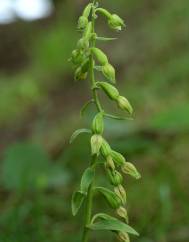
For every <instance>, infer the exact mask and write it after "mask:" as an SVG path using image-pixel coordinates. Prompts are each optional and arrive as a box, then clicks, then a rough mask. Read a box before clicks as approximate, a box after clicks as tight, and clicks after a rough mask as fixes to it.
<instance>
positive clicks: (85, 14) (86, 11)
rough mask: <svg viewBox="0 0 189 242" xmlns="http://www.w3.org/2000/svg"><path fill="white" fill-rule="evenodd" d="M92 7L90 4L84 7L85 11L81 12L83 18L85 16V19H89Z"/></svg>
mask: <svg viewBox="0 0 189 242" xmlns="http://www.w3.org/2000/svg"><path fill="white" fill-rule="evenodd" d="M92 6H93V4H92V3H89V4H88V5H87V6H86V7H85V9H84V11H83V16H85V17H86V18H88V17H89V15H90V12H91V8H92Z"/></svg>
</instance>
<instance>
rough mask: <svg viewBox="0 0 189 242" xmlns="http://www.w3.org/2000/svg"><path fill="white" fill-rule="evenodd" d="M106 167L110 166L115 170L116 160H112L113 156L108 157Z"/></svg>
mask: <svg viewBox="0 0 189 242" xmlns="http://www.w3.org/2000/svg"><path fill="white" fill-rule="evenodd" d="M106 167H107V168H110V169H112V170H115V164H114V161H113V160H112V157H111V156H108V157H107V158H106Z"/></svg>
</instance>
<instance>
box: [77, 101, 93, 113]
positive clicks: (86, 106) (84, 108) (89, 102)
mask: <svg viewBox="0 0 189 242" xmlns="http://www.w3.org/2000/svg"><path fill="white" fill-rule="evenodd" d="M92 103H94V100H93V99H91V100H89V101H88V102H86V103H85V104H84V105H83V107H82V108H81V111H80V116H83V114H84V112H85V110H86V109H87V108H88V106H89V105H90V104H92Z"/></svg>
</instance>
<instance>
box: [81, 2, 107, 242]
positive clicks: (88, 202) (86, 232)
mask: <svg viewBox="0 0 189 242" xmlns="http://www.w3.org/2000/svg"><path fill="white" fill-rule="evenodd" d="M94 4H95V0H94V1H93V7H92V15H91V19H92V34H94V33H95V6H94ZM95 42H96V41H95V39H94V38H92V40H91V43H90V44H91V48H93V47H95ZM89 69H90V71H89V72H90V81H91V86H92V95H93V99H94V102H95V104H96V107H97V110H98V111H99V112H102V111H103V109H102V107H101V104H100V100H99V97H98V93H97V90H96V88H94V87H95V85H96V81H95V74H94V58H93V54H92V53H91V55H90V60H89ZM96 160H97V155H94V156H93V157H92V160H91V164H90V165H91V166H92V165H94V164H95V163H96ZM93 187H94V180H93V182H92V183H91V185H90V187H89V189H88V193H87V199H86V214H85V225H84V229H83V236H82V242H88V240H89V229H88V228H87V227H86V226H87V225H88V224H89V223H90V222H91V215H92V206H93Z"/></svg>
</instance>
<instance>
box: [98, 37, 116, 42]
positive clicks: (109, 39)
mask: <svg viewBox="0 0 189 242" xmlns="http://www.w3.org/2000/svg"><path fill="white" fill-rule="evenodd" d="M116 39H117V38H106V37H96V40H100V41H111V40H116Z"/></svg>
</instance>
